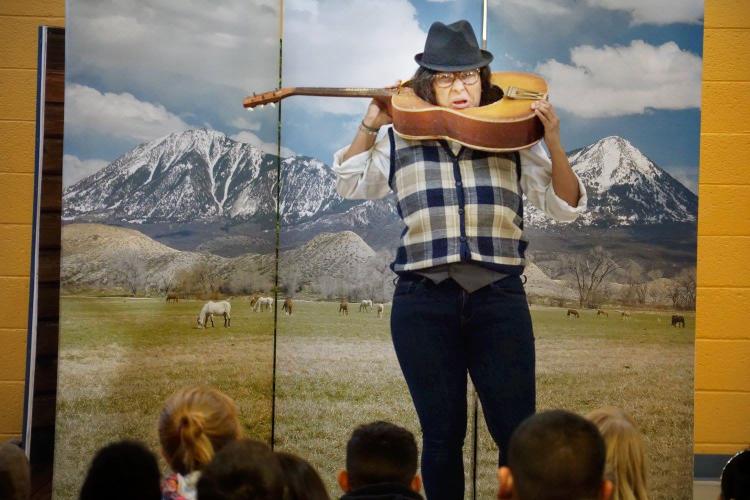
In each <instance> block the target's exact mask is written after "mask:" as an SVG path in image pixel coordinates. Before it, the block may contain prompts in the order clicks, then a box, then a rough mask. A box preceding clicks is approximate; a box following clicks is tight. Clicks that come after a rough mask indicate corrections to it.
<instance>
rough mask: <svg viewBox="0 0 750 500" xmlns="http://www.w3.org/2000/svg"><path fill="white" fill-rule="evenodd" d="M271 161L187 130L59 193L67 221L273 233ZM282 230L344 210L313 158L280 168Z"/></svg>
mask: <svg viewBox="0 0 750 500" xmlns="http://www.w3.org/2000/svg"><path fill="white" fill-rule="evenodd" d="M276 161H277V158H276V157H275V156H273V155H269V154H266V153H263V152H262V151H261V150H259V149H257V148H255V147H253V146H250V145H248V144H244V143H241V142H236V141H233V140H232V139H229V138H228V137H226V136H225V135H224V134H222V133H220V132H216V131H213V130H206V129H200V130H189V131H186V132H181V133H173V134H170V135H168V136H166V137H162V138H160V139H157V140H154V141H151V142H148V143H145V144H142V145H140V146H138V147H136V148H135V149H133V150H132V151H130V152H128V153H127V154H125V155H123V156H122V157H120V158H118V159H117V160H115V161H113V162H112V163H110V164H109V165H108V166H107V167H105V168H104V169H102V170H100V171H99V172H97V173H95V174H94V175H92V176H90V177H87V178H85V179H83V180H81V181H80V182H78V183H77V184H75V185H73V186H71V187H69V188H68V189H66V190H65V193H64V214H63V215H64V217H65V218H66V219H67V220H86V221H97V220H99V221H106V222H128V223H163V222H172V223H175V222H176V223H180V222H195V221H210V220H216V219H230V220H236V221H254V222H259V223H261V224H265V225H273V222H274V221H275V218H276V200H275V197H276ZM282 163H283V166H282V172H283V174H282V175H283V176H284V179H283V183H282V185H283V186H285V187H284V189H282V192H281V200H280V202H281V209H282V210H283V213H284V217H283V218H282V222H283V223H287V224H296V223H298V222H300V221H305V220H309V219H310V218H311V217H315V216H316V215H319V214H321V213H326V212H328V211H331V210H333V209H335V208H336V207H338V206H339V205H341V204H342V201H343V200H341V198H340V197H339V196H338V195H337V194H336V192H335V183H334V181H333V177H334V175H333V172H331V171H330V169H328V168H326V167H325V165H324V164H323V163H322V162H320V161H318V160H314V159H311V158H306V157H290V158H286V159H284V160H282Z"/></svg>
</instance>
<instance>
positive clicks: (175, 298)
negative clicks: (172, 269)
mask: <svg viewBox="0 0 750 500" xmlns="http://www.w3.org/2000/svg"><path fill="white" fill-rule="evenodd" d="M170 302H175V303H178V304H179V303H180V297H179V295H177V294H176V293H175V292H169V293H168V294H167V303H170Z"/></svg>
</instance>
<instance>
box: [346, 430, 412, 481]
mask: <svg viewBox="0 0 750 500" xmlns="http://www.w3.org/2000/svg"><path fill="white" fill-rule="evenodd" d="M338 480H339V486H341V489H343V490H344V491H345V492H348V491H351V490H356V489H357V488H361V487H363V486H369V485H373V484H379V483H398V484H401V485H403V486H406V487H409V488H411V489H412V490H414V491H419V490H420V489H421V487H422V482H421V479H420V477H419V476H417V443H416V441H415V440H414V434H412V433H411V432H409V431H408V430H406V429H404V428H403V427H399V426H397V425H394V424H391V423H389V422H373V423H371V424H366V425H360V426H359V427H357V428H356V429H354V432H353V433H352V437H351V438H350V439H349V442H348V443H347V445H346V470H345V471H341V472H340V473H339V478H338Z"/></svg>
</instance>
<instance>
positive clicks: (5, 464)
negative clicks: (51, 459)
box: [0, 441, 31, 500]
mask: <svg viewBox="0 0 750 500" xmlns="http://www.w3.org/2000/svg"><path fill="white" fill-rule="evenodd" d="M30 493H31V471H30V470H29V461H28V459H27V458H26V454H25V453H24V452H23V450H22V449H21V447H20V445H18V444H16V443H15V442H11V441H6V442H4V443H0V498H3V499H7V500H26V499H27V498H29V494H30Z"/></svg>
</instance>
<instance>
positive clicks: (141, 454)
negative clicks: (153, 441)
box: [79, 441, 161, 500]
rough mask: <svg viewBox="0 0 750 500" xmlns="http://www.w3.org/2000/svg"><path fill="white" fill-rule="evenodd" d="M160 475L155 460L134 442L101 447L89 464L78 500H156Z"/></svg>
mask: <svg viewBox="0 0 750 500" xmlns="http://www.w3.org/2000/svg"><path fill="white" fill-rule="evenodd" d="M160 478H161V473H160V472H159V465H158V464H157V463H156V457H155V456H154V454H153V453H151V452H150V451H149V450H148V449H147V448H146V447H145V446H144V445H142V444H141V443H138V442H135V441H120V442H117V443H112V444H110V445H107V446H105V447H104V448H102V449H101V450H99V451H98V452H97V454H96V455H95V456H94V459H93V460H92V461H91V466H90V467H89V471H88V473H87V474H86V479H85V480H84V482H83V487H82V488H81V495H80V497H79V498H80V500H99V499H101V498H107V499H111V500H126V499H127V500H131V499H133V498H139V499H143V500H152V499H153V500H160V499H161V488H160V485H159V481H160Z"/></svg>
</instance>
